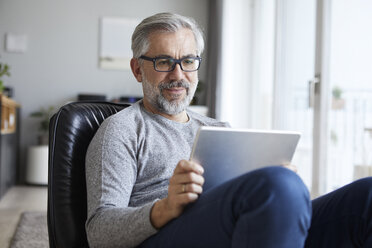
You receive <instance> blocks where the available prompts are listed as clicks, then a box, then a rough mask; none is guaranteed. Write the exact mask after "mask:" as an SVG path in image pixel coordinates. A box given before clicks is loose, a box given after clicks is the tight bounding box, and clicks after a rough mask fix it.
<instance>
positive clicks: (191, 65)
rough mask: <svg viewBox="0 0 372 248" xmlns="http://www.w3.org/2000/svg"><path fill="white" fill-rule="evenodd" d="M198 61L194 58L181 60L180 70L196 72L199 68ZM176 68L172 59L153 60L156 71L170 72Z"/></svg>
mask: <svg viewBox="0 0 372 248" xmlns="http://www.w3.org/2000/svg"><path fill="white" fill-rule="evenodd" d="M199 64H200V61H199V60H198V59H195V58H184V59H181V62H180V65H181V69H182V70H184V71H196V70H197V69H198V68H199ZM175 66H176V61H175V60H174V59H172V58H157V59H156V60H155V69H156V70H158V71H172V70H173V69H174V67H175Z"/></svg>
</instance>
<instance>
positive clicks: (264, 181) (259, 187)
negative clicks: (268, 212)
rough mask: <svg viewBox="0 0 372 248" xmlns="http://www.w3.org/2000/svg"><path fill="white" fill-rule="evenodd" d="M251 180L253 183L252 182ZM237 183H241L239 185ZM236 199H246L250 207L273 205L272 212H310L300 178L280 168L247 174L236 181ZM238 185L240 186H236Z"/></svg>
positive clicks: (308, 199) (307, 197)
mask: <svg viewBox="0 0 372 248" xmlns="http://www.w3.org/2000/svg"><path fill="white" fill-rule="evenodd" d="M252 180H253V182H252ZM239 182H241V183H240V184H239ZM236 183H237V185H235V187H238V190H236V191H235V192H236V193H237V197H243V198H245V197H247V199H254V201H253V202H252V201H247V204H249V205H250V207H253V208H254V207H255V206H254V205H256V206H257V205H262V204H263V203H264V202H271V204H275V208H273V209H272V210H273V211H276V210H277V211H282V210H283V209H284V211H286V212H287V211H291V209H294V211H297V210H299V209H303V210H304V211H305V212H308V211H311V201H310V194H309V191H308V189H307V188H306V186H305V185H304V183H303V181H302V180H301V178H300V177H299V176H298V175H297V174H296V173H295V172H293V171H291V170H289V169H287V168H283V167H281V166H270V167H265V168H262V169H258V170H256V171H253V172H251V173H248V174H246V175H244V176H242V178H241V179H240V180H238V181H237V182H236ZM238 185H240V186H238Z"/></svg>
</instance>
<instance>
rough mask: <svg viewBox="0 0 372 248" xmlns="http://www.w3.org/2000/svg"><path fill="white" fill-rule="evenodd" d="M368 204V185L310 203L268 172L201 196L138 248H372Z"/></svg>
mask: <svg viewBox="0 0 372 248" xmlns="http://www.w3.org/2000/svg"><path fill="white" fill-rule="evenodd" d="M371 201H372V180H371V179H365V180H361V181H358V182H356V183H354V184H351V185H349V186H346V187H344V188H342V189H340V190H337V191H335V192H333V193H331V194H328V195H325V196H323V197H321V198H318V199H316V200H314V201H313V202H311V201H310V198H309V193H308V190H307V188H306V186H305V185H304V184H303V182H302V180H301V179H300V178H299V177H298V176H297V174H295V173H294V172H292V171H290V170H288V169H285V168H282V167H279V166H275V167H267V168H264V169H259V170H256V171H253V172H250V173H247V174H245V175H243V176H241V177H238V178H236V179H233V180H231V181H229V182H227V183H224V184H222V185H221V186H219V187H216V188H213V189H211V190H209V191H207V192H204V193H203V194H202V195H201V196H200V198H199V199H198V201H196V202H195V203H193V204H190V205H189V206H188V207H187V209H186V210H185V212H184V213H183V214H182V215H181V216H180V217H179V218H177V219H175V220H173V221H171V222H169V223H168V224H167V225H166V226H164V227H163V228H162V229H161V230H159V232H158V233H157V234H155V235H153V236H151V237H150V238H148V239H147V240H145V241H144V242H143V243H142V244H141V245H140V246H139V247H141V248H150V247H151V248H154V247H159V248H160V247H161V248H167V247H169V248H183V247H185V248H194V247H203V248H208V247H213V248H218V247H224V248H225V247H233V248H236V247H252V248H261V247H262V248H264V247H275V248H292V247H293V248H299V247H304V246H305V242H306V247H316V248H320V247H328V248H329V247H330V248H332V247H337V248H339V247H372V238H371V236H372V233H371V232H372V227H371V225H372V218H371V212H372V209H371V208H372V204H371ZM312 208H313V210H312ZM312 215H313V218H312ZM354 244H355V246H353V245H354ZM363 244H364V246H363ZM345 245H346V246H345ZM358 245H359V246H358Z"/></svg>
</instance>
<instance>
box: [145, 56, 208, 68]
mask: <svg viewBox="0 0 372 248" xmlns="http://www.w3.org/2000/svg"><path fill="white" fill-rule="evenodd" d="M139 58H140V59H144V60H147V61H152V63H153V65H154V70H155V71H158V72H171V71H173V70H174V68H176V65H177V64H179V65H180V68H181V70H182V71H185V72H193V71H197V70H199V68H200V64H201V62H202V58H201V57H199V56H197V57H190V56H189V57H184V58H182V59H174V58H171V57H155V58H151V57H147V56H144V55H142V56H140V57H139ZM157 59H171V60H173V61H174V63H173V66H172V68H171V69H170V70H168V71H161V70H158V69H156V60H157ZM185 59H196V60H199V65H198V68H196V69H195V70H184V69H183V67H182V64H181V62H182V61H183V60H185Z"/></svg>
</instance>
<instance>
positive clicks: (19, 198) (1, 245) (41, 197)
mask: <svg viewBox="0 0 372 248" xmlns="http://www.w3.org/2000/svg"><path fill="white" fill-rule="evenodd" d="M46 209H47V187H46V186H15V187H12V188H10V189H9V190H8V192H6V194H5V195H4V196H3V197H2V198H1V199H0V230H1V231H0V248H7V247H9V244H10V241H11V239H12V237H13V234H14V231H15V229H16V227H17V224H18V221H19V217H20V215H21V213H22V212H24V211H46Z"/></svg>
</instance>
